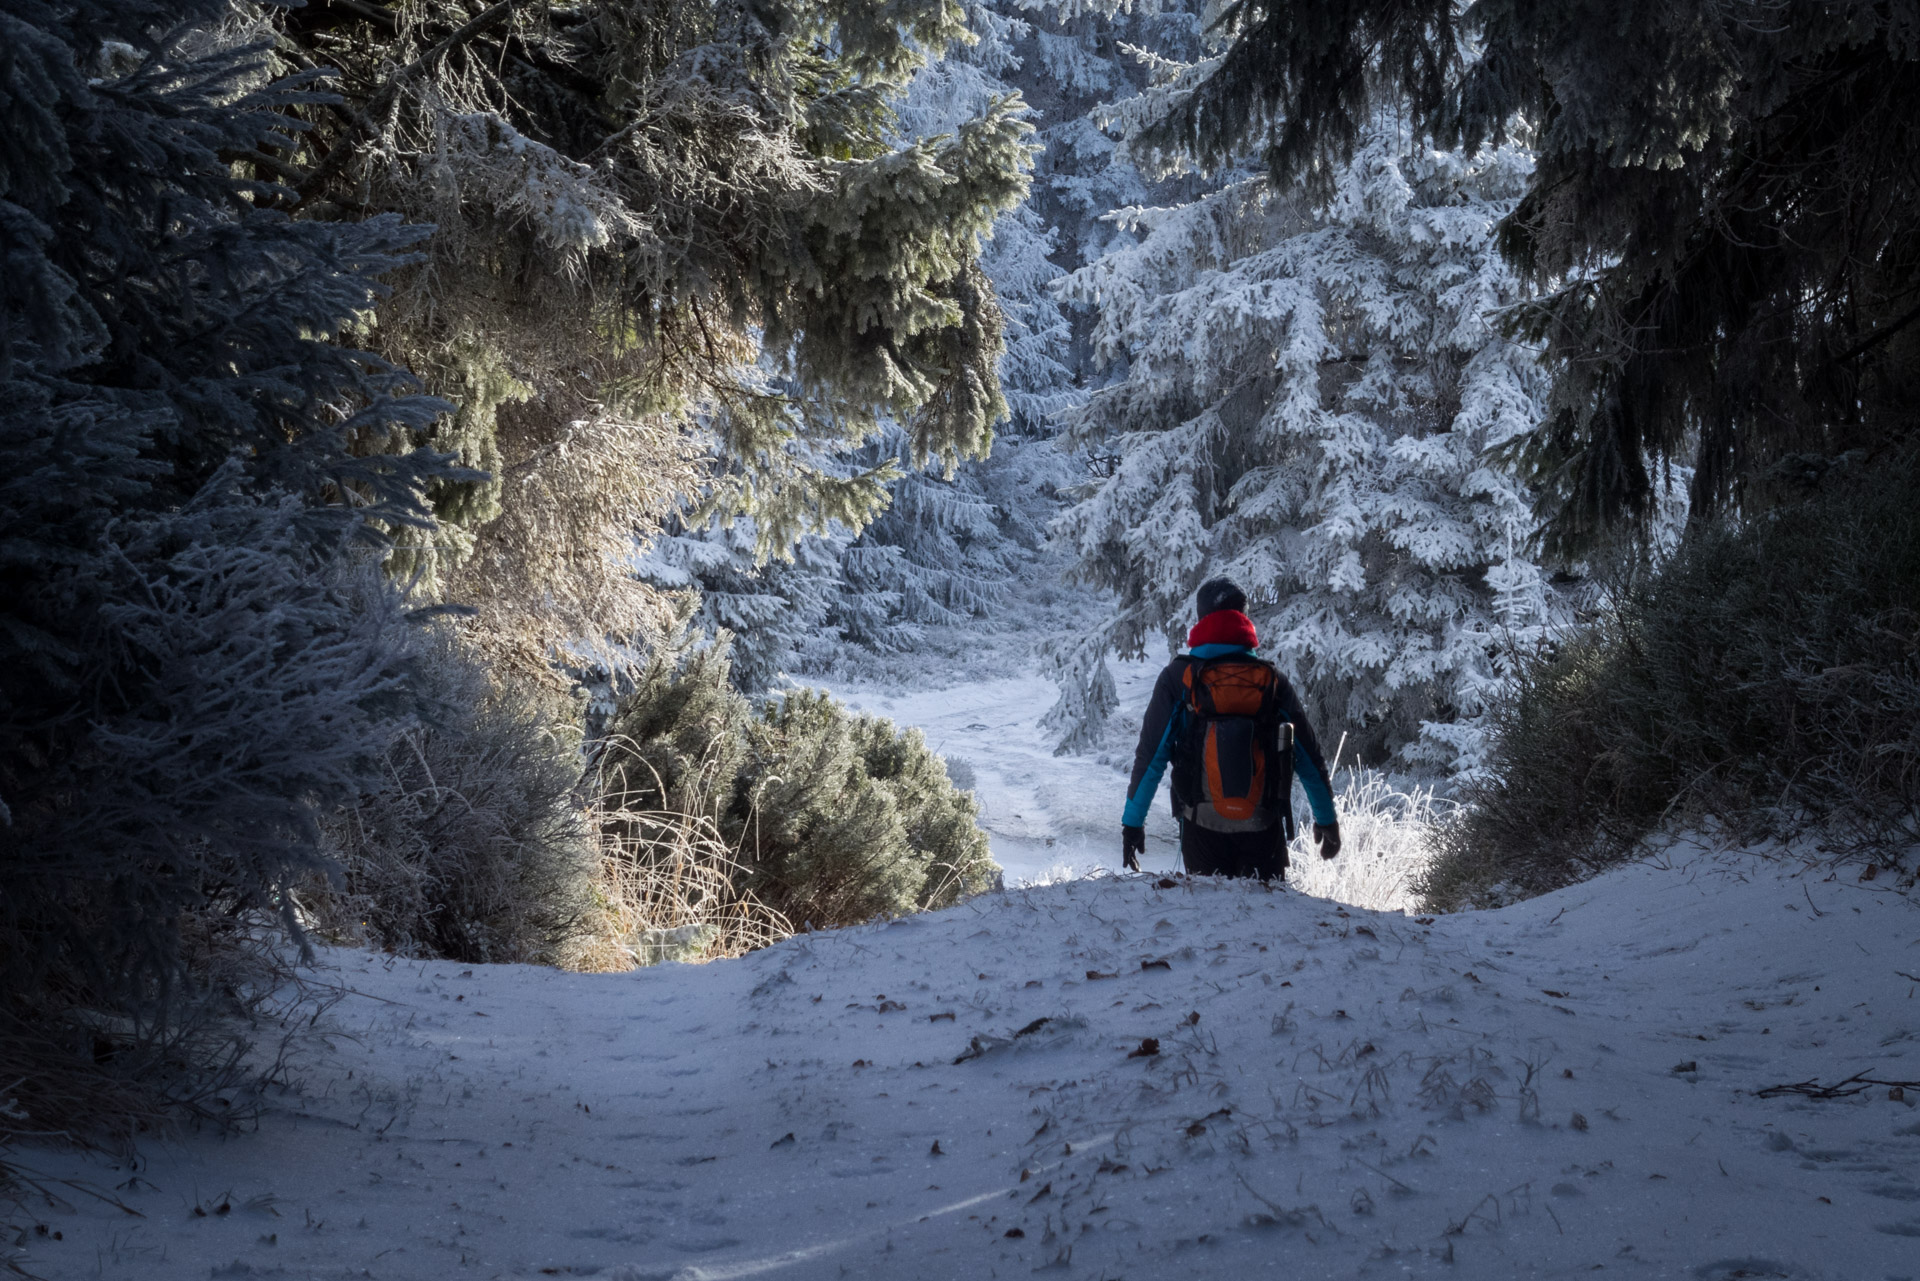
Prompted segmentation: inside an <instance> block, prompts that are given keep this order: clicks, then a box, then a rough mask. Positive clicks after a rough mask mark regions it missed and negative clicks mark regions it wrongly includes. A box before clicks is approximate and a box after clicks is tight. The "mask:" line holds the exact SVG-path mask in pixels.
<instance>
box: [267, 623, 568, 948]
mask: <svg viewBox="0 0 1920 1281" xmlns="http://www.w3.org/2000/svg"><path fill="white" fill-rule="evenodd" d="M426 658H427V662H426V663H425V665H424V671H423V672H422V674H421V677H420V679H419V680H417V681H416V692H417V693H418V695H419V696H420V697H421V699H422V700H423V701H424V702H425V704H426V709H427V710H426V716H425V718H424V719H423V720H422V722H421V723H419V724H417V725H414V726H410V727H408V728H407V729H406V730H405V731H404V732H402V733H401V734H399V735H397V736H396V737H395V738H394V739H393V741H392V742H391V743H389V744H388V745H387V747H386V750H385V752H384V753H383V755H382V757H381V760H380V777H379V779H378V781H377V783H376V784H374V785H372V786H369V787H367V788H365V789H364V790H363V791H362V793H361V795H360V796H358V797H357V798H355V799H354V800H353V801H351V802H350V803H348V804H346V805H343V806H341V807H340V808H339V809H337V810H335V811H333V812H332V813H330V814H328V815H327V816H326V817H325V820H324V822H323V824H322V826H323V830H324V831H325V834H326V851H327V854H328V856H329V862H330V866H329V867H328V868H327V870H326V876H325V877H324V878H323V879H320V880H318V881H313V882H310V883H309V884H308V885H307V886H306V887H305V888H304V890H303V892H302V895H301V901H302V903H303V904H304V905H305V906H306V908H307V909H308V912H309V913H310V916H311V918H312V928H313V929H314V930H316V931H317V932H319V933H321V934H324V935H327V936H329V937H332V938H335V939H339V940H344V941H350V942H354V943H359V944H362V945H365V946H374V947H378V948H380V949H382V950H383V951H388V952H395V953H399V954H401V955H408V956H433V957H445V958H447V959H449V960H454V961H464V962H467V963H469V964H473V963H482V962H502V961H523V962H524V961H536V962H547V963H553V962H556V961H560V960H564V959H568V958H569V956H570V953H571V950H572V949H571V944H572V943H573V942H574V940H575V939H576V937H577V936H579V935H581V934H583V933H585V926H586V922H587V921H588V920H589V918H590V915H591V913H592V910H593V906H594V903H593V892H594V880H595V878H596V877H597V876H598V874H599V871H600V866H599V864H600V853H599V850H598V849H597V848H596V846H595V845H594V843H593V841H592V839H591V836H592V833H591V831H590V830H589V824H588V816H587V810H586V795H585V789H584V788H583V787H582V780H581V769H580V750H579V742H578V739H579V734H578V731H577V730H575V729H572V728H571V727H570V726H568V725H567V723H566V722H565V721H564V720H562V719H560V718H559V715H558V713H559V712H562V711H567V710H571V709H568V708H565V707H564V706H563V707H561V708H545V707H542V706H540V705H539V704H538V702H536V701H535V700H534V699H531V698H529V697H528V696H527V694H526V693H524V692H520V693H516V692H514V691H511V690H508V689H506V688H503V687H501V686H500V685H499V684H498V683H497V682H496V681H494V680H493V679H492V678H491V677H490V676H489V675H488V673H487V672H486V670H485V668H484V667H482V666H481V665H480V663H479V662H478V661H477V660H476V659H475V657H474V656H473V655H472V654H470V653H468V652H466V650H465V649H464V648H463V647H462V646H461V645H460V644H459V642H457V641H455V640H453V639H452V638H451V637H447V636H442V637H441V638H439V641H438V643H437V644H435V645H434V646H433V647H432V649H430V650H429V651H428V652H427V655H426Z"/></svg>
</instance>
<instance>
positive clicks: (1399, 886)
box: [1287, 768, 1455, 912]
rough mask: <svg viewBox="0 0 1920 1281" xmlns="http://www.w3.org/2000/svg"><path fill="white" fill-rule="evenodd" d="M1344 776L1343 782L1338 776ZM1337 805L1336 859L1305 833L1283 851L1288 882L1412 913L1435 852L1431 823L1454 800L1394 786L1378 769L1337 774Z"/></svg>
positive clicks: (1449, 809) (1367, 905) (1308, 891)
mask: <svg viewBox="0 0 1920 1281" xmlns="http://www.w3.org/2000/svg"><path fill="white" fill-rule="evenodd" d="M1343 780H1344V781H1343ZM1334 781H1335V783H1336V784H1337V785H1339V793H1338V796H1337V797H1336V803H1337V805H1338V807H1339V810H1340V834H1341V839H1342V841H1343V847H1342V849H1341V851H1340V857H1338V858H1336V859H1334V860H1332V861H1331V862H1329V861H1328V860H1326V859H1323V858H1321V857H1320V856H1319V854H1317V853H1316V852H1314V849H1313V841H1312V839H1311V836H1310V834H1309V833H1308V832H1306V831H1304V830H1303V831H1302V833H1301V835H1300V837H1299V838H1298V839H1296V840H1295V841H1294V842H1293V845H1292V846H1291V847H1290V848H1289V850H1288V856H1289V858H1290V859H1291V860H1292V865H1291V866H1290V867H1289V868H1288V869H1287V881H1288V883H1289V884H1291V885H1292V886H1293V887H1294V888H1296V889H1298V890H1300V891H1301V892H1302V893H1305V894H1312V895H1314V896H1316V897H1318V898H1329V899H1334V900H1336V901H1338V902H1341V903H1350V904H1352V905H1353V906H1355V907H1364V908H1370V909H1372V910H1374V911H1380V912H1412V911H1415V910H1417V909H1418V907H1419V906H1420V894H1419V889H1418V887H1419V885H1420V884H1421V882H1422V879H1423V877H1424V876H1425V874H1426V869H1427V866H1428V864H1429V862H1430V861H1431V859H1432V857H1433V853H1432V840H1433V835H1434V830H1435V826H1436V824H1438V823H1440V822H1442V821H1444V820H1445V818H1446V816H1447V815H1448V814H1450V813H1451V812H1452V811H1453V809H1454V808H1455V806H1454V805H1453V803H1452V802H1450V801H1447V800H1444V799H1441V798H1439V797H1436V796H1435V795H1434V793H1433V789H1432V788H1430V787H1421V786H1413V787H1410V788H1408V789H1406V790H1401V789H1400V788H1399V787H1396V786H1395V785H1394V783H1393V781H1392V780H1391V779H1390V778H1388V776H1387V775H1385V774H1383V773H1381V772H1380V771H1378V770H1371V769H1364V768H1355V769H1348V770H1347V771H1346V772H1345V774H1344V775H1342V774H1339V773H1338V772H1336V776H1335V780H1334Z"/></svg>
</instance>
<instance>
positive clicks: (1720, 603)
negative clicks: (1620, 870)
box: [1419, 454, 1920, 909]
mask: <svg viewBox="0 0 1920 1281" xmlns="http://www.w3.org/2000/svg"><path fill="white" fill-rule="evenodd" d="M1916 493H1920V461H1917V459H1916V456H1915V455H1913V454H1908V455H1905V456H1902V457H1898V458H1894V459H1882V460H1879V461H1878V462H1876V463H1875V464H1874V465H1872V466H1871V467H1868V466H1865V465H1862V464H1850V465H1843V466H1840V467H1836V468H1834V469H1833V470H1832V471H1830V472H1829V473H1828V474H1827V475H1826V476H1825V478H1824V479H1823V480H1822V481H1821V482H1820V483H1819V484H1818V486H1817V488H1815V489H1814V490H1813V491H1812V492H1810V493H1809V494H1807V495H1806V496H1805V497H1804V498H1803V499H1802V500H1801V501H1798V502H1796V503H1793V504H1791V505H1788V506H1784V507H1781V508H1777V509H1775V510H1772V511H1770V512H1768V513H1766V514H1765V515H1762V516H1756V517H1753V518H1750V519H1747V520H1744V521H1739V522H1729V523H1726V524H1722V525H1718V526H1714V527H1710V528H1704V529H1698V530H1694V531H1692V532H1690V534H1689V536H1688V537H1687V539H1686V540H1685V541H1684V542H1683V544H1682V546H1681V547H1680V549H1679V550H1678V551H1677V552H1676V553H1675V554H1674V555H1673V557H1672V558H1671V559H1669V560H1668V561H1666V562H1665V563H1664V564H1661V565H1659V566H1657V567H1653V568H1651V569H1648V570H1645V571H1643V572H1641V573H1639V574H1637V575H1635V576H1634V577H1632V578H1631V579H1630V580H1629V581H1628V582H1627V583H1626V584H1625V585H1624V586H1622V587H1621V588H1620V589H1619V590H1618V591H1617V592H1616V593H1615V594H1614V599H1613V602H1612V605H1611V607H1610V608H1609V610H1608V611H1607V613H1606V615H1605V616H1604V617H1603V618H1602V619H1601V620H1600V621H1599V622H1598V623H1596V624H1595V625H1594V626H1593V627H1592V628H1591V629H1590V630H1589V631H1587V632H1586V633H1584V634H1582V635H1579V636H1576V637H1573V638H1571V639H1570V640H1568V641H1567V642H1566V643H1564V644H1562V645H1561V646H1559V647H1558V650H1557V652H1554V653H1551V654H1545V655H1542V656H1540V657H1539V658H1538V659H1536V660H1535V661H1534V662H1533V663H1532V664H1531V665H1530V666H1529V667H1528V668H1527V669H1526V670H1524V671H1523V673H1522V676H1521V679H1520V681H1519V684H1518V687H1517V689H1516V691H1515V693H1514V694H1513V696H1512V697H1510V698H1509V699H1508V700H1507V701H1506V703H1505V704H1504V706H1503V707H1502V708H1500V709H1499V711H1498V712H1497V714H1496V736H1495V746H1494V749H1493V753H1492V756H1491V759H1490V769H1489V772H1488V778H1487V781H1485V782H1483V783H1480V784H1477V785H1473V786H1470V787H1468V788H1466V789H1464V790H1463V793H1462V795H1461V797H1460V799H1461V800H1463V801H1464V802H1466V804H1465V806H1464V807H1463V809H1462V810H1461V811H1460V813H1459V815H1458V816H1457V817H1456V818H1455V819H1454V820H1453V821H1452V822H1450V823H1448V824H1446V825H1444V826H1443V827H1442V828H1441V830H1440V832H1439V834H1438V837H1437V849H1438V852H1437V856H1436V858H1435V860H1434V862H1433V863H1432V865H1431V866H1430V867H1429V868H1428V870H1427V872H1426V874H1425V875H1424V877H1423V878H1422V880H1421V882H1420V885H1419V889H1420V891H1421V893H1422V895H1423V897H1424V898H1425V900H1426V902H1427V903H1428V905H1429V906H1430V907H1432V908H1435V909H1450V908H1458V907H1467V906H1483V905H1490V904H1494V903H1499V902H1504V901H1509V900H1511V899H1514V898H1519V897H1526V896H1528V895H1532V894H1538V893H1543V892H1545V891H1547V890H1550V889H1554V888H1556V887H1558V886H1561V885H1565V884H1568V883H1570V882H1572V881H1574V880H1577V879H1579V878H1581V877H1583V876H1586V875H1589V874H1591V873H1592V872H1593V871H1595V870H1597V869H1599V868H1601V867H1604V866H1607V865H1608V864H1611V863H1615V862H1618V861H1620V860H1622V859H1624V858H1626V857H1627V856H1628V855H1629V854H1630V853H1631V851H1632V850H1633V848H1634V847H1635V845H1636V844H1637V843H1638V842H1640V841H1641V840H1642V839H1643V838H1645V837H1646V836H1647V835H1648V834H1649V833H1651V832H1652V831H1653V830H1654V829H1655V828H1656V827H1658V826H1660V825H1661V823H1662V822H1663V821H1664V820H1667V819H1668V818H1686V819H1702V818H1711V819H1714V820H1717V821H1719V822H1721V823H1724V824H1726V825H1728V826H1729V827H1730V828H1731V829H1732V830H1734V831H1735V832H1737V833H1739V834H1740V835H1742V836H1745V837H1755V836H1760V835H1766V834H1781V833H1784V832H1786V831H1787V830H1789V829H1790V828H1793V827H1796V826H1799V825H1803V824H1807V823H1816V822H1817V823H1820V824H1822V825H1823V826H1824V827H1825V828H1826V830H1827V831H1828V832H1829V834H1830V835H1832V836H1834V837H1837V838H1839V839H1842V840H1848V841H1852V842H1854V843H1858V844H1861V845H1869V846H1872V847H1873V848H1875V849H1876V850H1877V851H1879V852H1880V854H1881V856H1883V857H1889V858H1897V857H1899V854H1900V851H1902V850H1903V849H1904V848H1905V847H1907V846H1909V845H1910V844H1911V843H1912V842H1913V841H1914V840H1915V839H1916V836H1920V503H1916V502H1915V495H1916Z"/></svg>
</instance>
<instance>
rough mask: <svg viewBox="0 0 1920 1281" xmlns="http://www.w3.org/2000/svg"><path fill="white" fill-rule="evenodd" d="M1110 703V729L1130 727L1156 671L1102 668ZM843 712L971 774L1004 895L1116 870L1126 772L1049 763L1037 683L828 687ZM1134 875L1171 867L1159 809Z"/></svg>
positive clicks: (1164, 817) (1042, 684) (1048, 697)
mask: <svg viewBox="0 0 1920 1281" xmlns="http://www.w3.org/2000/svg"><path fill="white" fill-rule="evenodd" d="M1109 667H1110V668H1111V670H1112V671H1113V675H1114V684H1115V686H1116V688H1117V689H1118V691H1119V694H1120V712H1119V714H1118V716H1117V717H1116V720H1118V721H1121V722H1124V723H1126V724H1131V725H1133V726H1137V725H1138V724H1139V720H1140V714H1141V711H1142V709H1143V708H1145V706H1146V703H1147V697H1148V695H1149V694H1151V693H1152V692H1153V681H1154V677H1155V676H1156V675H1158V673H1159V671H1160V664H1158V663H1147V662H1118V661H1115V662H1110V663H1109ZM830 688H831V689H832V691H833V693H834V694H835V695H836V696H837V697H839V698H840V699H841V700H842V701H844V702H846V703H847V704H848V706H850V707H853V708H855V709H857V710H860V711H865V712H869V713H872V714H875V715H879V716H886V717H889V718H890V719H892V720H893V721H894V722H895V723H896V724H897V725H899V726H900V727H902V728H907V727H915V728H918V729H919V730H921V731H922V732H923V733H924V734H925V735H926V736H927V742H928V744H929V745H930V746H931V747H932V748H933V750H935V751H936V752H939V753H940V754H942V755H943V756H946V757H947V758H948V759H949V760H958V761H963V762H965V763H966V765H967V766H968V767H969V768H970V769H972V771H973V774H974V779H975V783H974V787H973V792H974V796H975V798H976V799H977V800H978V801H979V802H980V825H981V827H983V828H985V829H986V832H987V837H988V840H989V841H990V842H991V843H992V846H993V857H994V859H995V860H996V861H997V862H998V863H999V864H1000V866H1001V867H1002V868H1004V869H1005V870H1006V880H1007V884H1009V885H1021V884H1027V883H1030V882H1046V881H1056V880H1060V879H1063V878H1066V877H1072V876H1081V875H1085V874H1086V873H1088V872H1090V871H1093V870H1095V869H1099V868H1107V869H1113V868H1117V867H1118V866H1119V864H1120V807H1121V803H1122V802H1123V801H1124V800H1125V797H1126V791H1127V771H1128V769H1129V767H1131V765H1132V763H1133V758H1132V756H1131V754H1130V753H1127V754H1125V755H1124V759H1122V757H1121V756H1120V755H1116V754H1094V755H1086V756H1055V755H1054V754H1053V744H1054V736H1053V735H1051V734H1049V733H1048V732H1047V731H1045V730H1043V729H1042V728H1041V727H1040V718H1041V717H1042V716H1044V715H1045V714H1046V712H1047V709H1048V708H1049V707H1051V706H1052V705H1053V701H1054V699H1055V697H1056V696H1057V694H1058V691H1057V690H1056V689H1055V687H1054V684H1053V682H1052V681H1050V680H1048V679H1046V678H1045V677H1042V676H1036V675H1019V676H1004V677H998V678H986V679H977V680H971V681H968V682H967V683H965V684H962V685H956V686H954V687H952V688H949V689H924V688H896V687H893V686H887V685H880V684H876V683H874V682H853V681H836V682H832V683H831V684H830ZM1147 832H1148V838H1149V839H1148V849H1147V857H1146V858H1145V859H1144V860H1143V861H1142V867H1144V868H1145V869H1146V870H1148V871H1172V870H1173V869H1175V868H1176V867H1178V866H1179V849H1178V840H1179V834H1178V832H1177V831H1176V830H1175V826H1174V821H1173V818H1172V815H1171V814H1170V813H1169V812H1168V810H1167V806H1166V804H1165V802H1164V800H1163V801H1162V803H1161V804H1160V805H1158V806H1156V807H1155V812H1154V815H1153V817H1152V818H1151V819H1149V820H1148V823H1147Z"/></svg>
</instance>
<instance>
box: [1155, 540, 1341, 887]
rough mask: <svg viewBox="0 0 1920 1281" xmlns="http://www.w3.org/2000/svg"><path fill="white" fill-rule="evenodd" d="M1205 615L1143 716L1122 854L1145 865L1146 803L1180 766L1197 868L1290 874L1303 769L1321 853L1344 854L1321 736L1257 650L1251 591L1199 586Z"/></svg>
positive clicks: (1190, 850)
mask: <svg viewBox="0 0 1920 1281" xmlns="http://www.w3.org/2000/svg"><path fill="white" fill-rule="evenodd" d="M1198 603H1199V613H1200V621H1199V622H1198V623H1197V624H1196V625H1195V626H1194V628H1193V630H1192V631H1191V632H1189V633H1188V635H1187V652H1186V653H1185V654H1182V655H1180V656H1179V657H1177V658H1175V659H1174V660H1173V661H1172V662H1171V663H1168V664H1167V666H1166V667H1165V668H1164V669H1163V670H1162V671H1161V673H1160V677H1159V679H1158V680H1157V681H1155V682H1154V687H1153V697H1152V699H1151V700H1150V701H1149V702H1148V704H1147V712H1146V715H1145V717H1143V718H1142V720H1141V724H1140V743H1139V746H1138V747H1137V748H1136V749H1135V751H1134V757H1133V778H1132V781H1131V782H1130V783H1129V784H1128V786H1127V805H1126V809H1125V811H1124V812H1123V814H1122V816H1121V820H1120V830H1121V853H1122V857H1123V859H1124V861H1125V864H1126V866H1127V867H1128V868H1129V869H1132V870H1134V871H1138V870H1139V867H1140V862H1139V855H1140V854H1141V853H1143V852H1145V849H1146V829H1145V823H1146V818H1147V811H1148V809H1149V808H1151V806H1152V804H1153V797H1154V793H1155V792H1156V791H1158V790H1159V787H1160V779H1161V776H1162V775H1163V774H1164V773H1165V772H1166V771H1167V768H1168V766H1169V765H1171V766H1172V768H1173V786H1172V791H1173V808H1174V815H1175V817H1176V818H1178V819H1179V820H1180V856H1181V861H1182V862H1183V863H1184V864H1185V866H1186V870H1187V871H1188V872H1189V873H1190V874H1192V875H1195V876H1257V877H1259V878H1260V879H1261V880H1263V881H1264V880H1269V879H1272V878H1274V877H1277V876H1282V875H1284V874H1285V871H1286V867H1287V838H1288V837H1289V836H1290V835H1291V834H1292V830H1293V796H1292V785H1291V784H1292V779H1293V776H1294V775H1295V774H1296V773H1297V774H1298V775H1299V778H1300V785H1301V788H1302V790H1304V791H1305V792H1306V794H1307V802H1308V804H1309V805H1310V806H1311V808H1312V810H1313V836H1314V840H1315V842H1316V843H1317V845H1318V846H1319V850H1320V855H1321V857H1322V858H1332V857H1334V856H1335V855H1336V854H1338V853H1339V852H1340V825H1339V822H1338V819H1337V816H1336V814H1335V812H1334V808H1333V788H1332V782H1331V779H1330V778H1329V775H1328V771H1327V763H1326V759H1325V757H1324V756H1322V755H1321V752H1320V743H1319V740H1318V739H1317V738H1316V737H1315V735H1314V732H1313V727H1312V726H1311V725H1309V724H1308V723H1307V718H1306V713H1305V711H1304V710H1303V709H1302V708H1301V706H1300V699H1299V697H1298V696H1297V695H1296V694H1295V693H1294V691H1293V686H1292V685H1291V684H1289V683H1288V681H1287V678H1286V677H1285V676H1284V675H1282V674H1281V673H1280V672H1279V671H1278V670H1277V669H1276V668H1274V667H1273V665H1272V664H1270V663H1268V662H1266V661H1265V660H1263V659H1260V658H1258V657H1256V656H1255V655H1254V652H1253V651H1254V646H1255V645H1256V644H1258V641H1259V638H1258V636H1257V634H1256V633H1255V631H1254V626H1253V620H1251V619H1249V618H1248V617H1247V615H1246V612H1245V610H1246V604H1247V597H1246V593H1244V592H1242V591H1241V590H1240V589H1239V588H1238V587H1237V586H1235V585H1234V584H1233V583H1232V582H1231V581H1230V580H1228V579H1225V578H1215V579H1212V580H1210V581H1208V582H1206V583H1204V584H1202V585H1201V588H1200V591H1199V595H1198Z"/></svg>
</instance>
